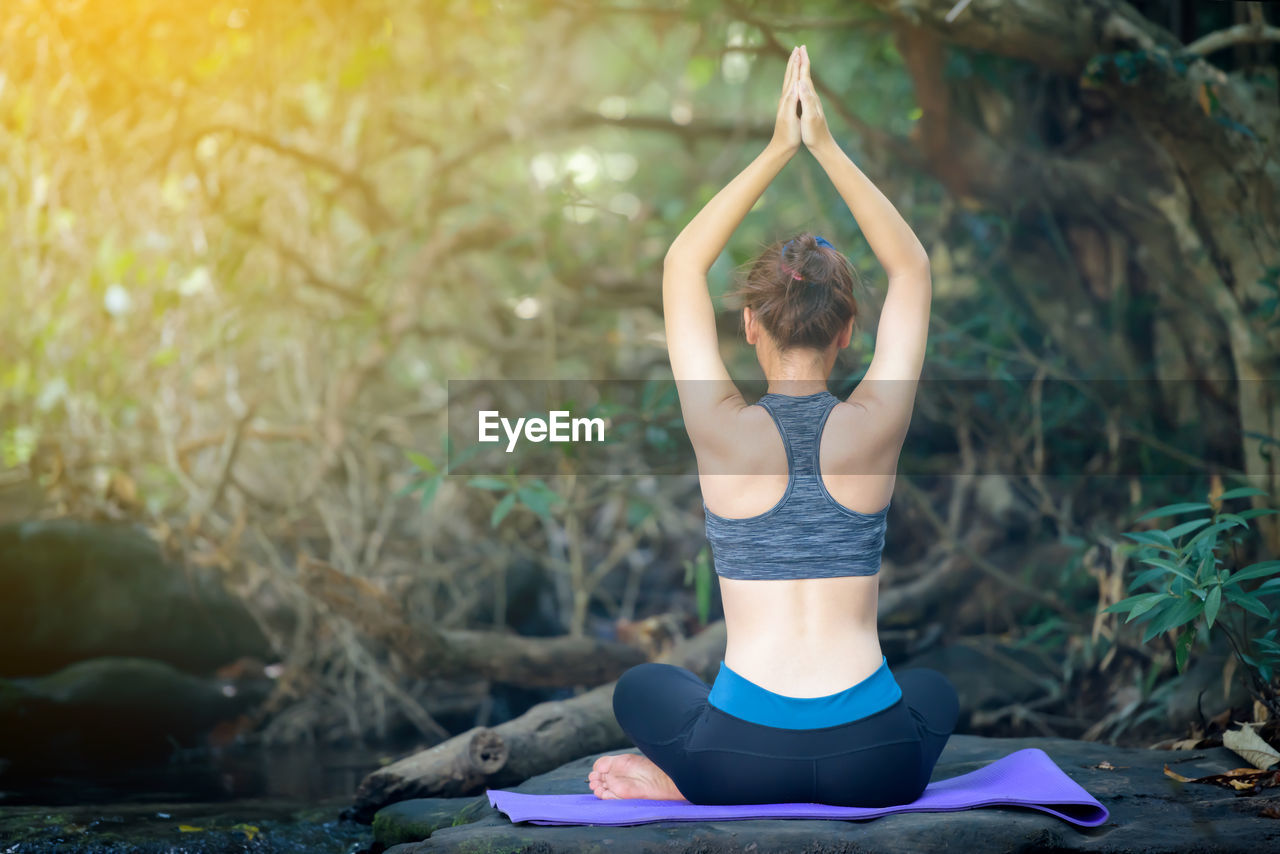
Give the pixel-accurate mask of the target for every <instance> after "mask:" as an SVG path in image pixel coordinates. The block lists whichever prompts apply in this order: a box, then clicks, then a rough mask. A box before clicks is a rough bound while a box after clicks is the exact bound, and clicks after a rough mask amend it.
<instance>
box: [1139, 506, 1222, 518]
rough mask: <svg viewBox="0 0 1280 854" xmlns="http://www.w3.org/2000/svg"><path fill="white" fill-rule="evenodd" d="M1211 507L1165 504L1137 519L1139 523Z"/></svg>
mask: <svg viewBox="0 0 1280 854" xmlns="http://www.w3.org/2000/svg"><path fill="white" fill-rule="evenodd" d="M1212 509H1213V507H1212V506H1210V505H1208V504H1205V503H1203V502H1194V503H1185V504H1166V505H1165V506H1164V507H1157V508H1156V509H1155V510H1152V511H1151V512H1150V513H1144V514H1143V515H1141V516H1139V517H1138V518H1137V521H1139V522H1141V521H1143V520H1144V519H1159V518H1160V517H1162V516H1177V515H1178V514H1179V513H1193V512H1195V511H1197V510H1212Z"/></svg>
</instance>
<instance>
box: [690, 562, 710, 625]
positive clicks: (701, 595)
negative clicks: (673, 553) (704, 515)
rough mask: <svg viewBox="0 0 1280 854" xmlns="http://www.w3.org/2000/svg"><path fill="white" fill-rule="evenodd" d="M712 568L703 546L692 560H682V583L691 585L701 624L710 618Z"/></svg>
mask: <svg viewBox="0 0 1280 854" xmlns="http://www.w3.org/2000/svg"><path fill="white" fill-rule="evenodd" d="M713 575H714V573H713V570H712V569H711V556H710V554H709V553H708V552H707V547H706V546H703V547H702V548H701V549H700V550H699V551H698V554H697V556H695V557H694V559H693V560H686V561H685V562H684V583H685V586H686V587H687V586H688V585H690V584H692V585H693V595H694V599H695V600H696V602H697V606H698V622H699V623H701V624H702V625H704V626H705V625H706V624H707V620H708V619H710V618H711V587H712V585H711V581H712V578H713Z"/></svg>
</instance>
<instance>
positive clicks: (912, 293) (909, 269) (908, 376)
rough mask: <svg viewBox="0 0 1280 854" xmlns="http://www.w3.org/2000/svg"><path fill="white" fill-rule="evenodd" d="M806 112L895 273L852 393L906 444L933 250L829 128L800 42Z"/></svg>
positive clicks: (875, 246) (814, 145)
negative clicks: (868, 359)
mask: <svg viewBox="0 0 1280 854" xmlns="http://www.w3.org/2000/svg"><path fill="white" fill-rule="evenodd" d="M800 104H801V108H802V111H803V114H802V116H801V119H800V127H801V133H802V135H803V139H804V143H805V145H806V146H807V147H808V149H809V151H810V152H812V154H813V156H814V158H815V159H816V160H817V161H818V163H819V164H821V166H822V168H823V170H824V171H825V172H826V173H827V176H828V177H829V178H830V179H831V182H832V183H833V184H834V185H835V188H836V190H837V191H838V192H839V193H840V197H841V198H843V199H844V202H845V204H846V205H848V206H849V211H850V213H852V214H853V218H854V219H855V220H857V222H858V227H859V228H861V229H862V233H863V235H865V236H866V239H867V243H868V244H870V246H871V251H872V252H874V253H875V256H876V259H877V260H878V261H879V262H880V264H881V266H883V267H884V269H885V272H886V273H888V276H889V287H888V290H887V292H886V293H885V298H884V307H883V308H882V309H881V312H880V323H879V326H878V327H877V329H876V341H875V352H874V354H873V355H872V358H871V365H870V367H868V369H867V373H866V376H865V377H864V378H863V381H862V382H861V383H860V384H859V385H858V387H857V388H856V389H854V391H853V394H852V395H850V400H851V401H854V402H859V403H863V404H864V405H866V406H868V407H869V408H876V409H878V410H880V411H881V412H882V413H883V415H884V418H882V419H878V421H879V422H880V423H881V424H882V425H883V433H884V437H885V439H886V440H892V439H893V438H894V436H895V435H896V438H897V442H898V444H899V445H900V444H901V439H902V437H903V436H905V434H906V429H907V424H908V422H909V421H910V419H911V408H912V404H913V402H914V400H915V389H916V383H917V382H918V381H919V379H920V371H921V368H922V367H923V365H924V352H925V342H926V340H927V338H928V333H929V305H930V302H931V300H932V294H933V286H932V280H931V276H930V272H929V256H928V254H927V253H926V252H925V249H924V246H923V245H922V244H921V243H920V239H919V238H917V237H916V235H915V232H913V231H912V230H911V226H909V225H907V223H906V220H904V219H903V218H902V216H901V214H899V213H898V211H897V209H896V208H895V207H894V206H893V204H892V203H891V202H890V201H889V200H888V199H887V198H885V195H884V194H883V193H881V192H880V190H879V189H878V188H877V187H876V186H875V184H873V183H871V180H870V179H869V178H867V176H866V175H864V174H863V173H862V170H861V169H859V168H858V167H857V166H856V165H854V163H853V161H852V160H850V159H849V157H848V155H846V154H845V153H844V151H842V150H841V149H840V146H839V145H838V144H837V143H836V141H835V139H834V138H833V137H832V136H831V131H830V129H829V128H828V127H827V122H826V117H825V116H824V115H823V112H822V104H821V103H820V102H819V100H818V96H817V93H816V92H815V91H814V87H813V80H812V79H811V77H810V75H809V54H808V51H807V50H806V49H805V48H804V47H803V46H802V47H801V49H800Z"/></svg>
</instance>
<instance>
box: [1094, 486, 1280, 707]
mask: <svg viewBox="0 0 1280 854" xmlns="http://www.w3.org/2000/svg"><path fill="white" fill-rule="evenodd" d="M1264 494H1266V493H1264V492H1263V491H1262V490H1259V489H1253V488H1247V487H1246V488H1241V489H1232V490H1229V491H1227V492H1224V493H1222V494H1221V495H1219V496H1217V497H1216V499H1212V498H1211V501H1212V503H1205V502H1187V503H1182V504H1170V505H1167V506H1165V507H1159V508H1157V509H1155V510H1152V511H1151V512H1149V513H1146V514H1144V515H1143V516H1141V517H1139V519H1138V521H1144V520H1147V519H1159V518H1168V517H1171V516H1184V515H1188V514H1192V513H1196V514H1201V515H1198V516H1197V517H1196V518H1194V519H1190V520H1188V521H1185V522H1181V523H1179V524H1177V525H1174V526H1173V527H1171V528H1167V529H1154V530H1145V531H1130V532H1128V533H1126V534H1125V536H1126V537H1128V538H1129V539H1131V540H1133V541H1134V542H1135V543H1137V544H1138V545H1137V547H1136V548H1135V550H1134V552H1133V557H1134V558H1135V559H1136V560H1137V562H1138V563H1139V564H1143V565H1146V566H1147V567H1148V568H1147V569H1145V570H1143V571H1141V572H1139V573H1138V574H1137V575H1136V576H1135V577H1134V578H1133V580H1132V581H1131V582H1130V583H1129V586H1128V591H1129V592H1130V593H1133V592H1134V591H1143V592H1137V593H1134V595H1132V596H1129V597H1128V598H1126V599H1122V600H1121V601H1119V602H1116V603H1115V604H1114V605H1111V606H1109V607H1107V608H1105V609H1103V612H1104V613H1127V614H1128V617H1127V618H1126V619H1125V622H1126V623H1130V622H1138V623H1146V629H1145V631H1144V632H1143V635H1142V642H1143V643H1148V642H1150V641H1151V640H1152V639H1153V638H1155V637H1157V636H1159V635H1162V634H1164V633H1165V632H1169V631H1174V630H1178V634H1177V638H1176V640H1175V641H1174V660H1175V662H1176V663H1177V667H1178V672H1179V673H1181V672H1182V671H1184V670H1185V669H1186V664H1187V658H1188V656H1189V654H1190V651H1191V647H1192V645H1193V644H1194V643H1195V641H1196V639H1197V637H1203V638H1205V639H1207V638H1208V636H1209V632H1210V631H1212V630H1213V629H1214V628H1215V627H1216V628H1217V629H1218V630H1219V631H1221V632H1222V633H1223V634H1225V635H1226V637H1227V639H1228V640H1229V641H1230V642H1231V647H1232V650H1233V651H1234V653H1235V655H1236V657H1237V658H1238V659H1239V660H1240V663H1241V664H1242V665H1244V668H1243V670H1244V672H1246V673H1247V674H1249V681H1250V690H1251V692H1252V693H1253V694H1254V696H1255V697H1257V698H1258V699H1259V700H1260V701H1262V702H1263V703H1265V704H1266V705H1267V706H1268V707H1270V708H1271V709H1272V710H1273V711H1280V702H1278V701H1277V700H1278V695H1277V692H1276V690H1275V688H1274V687H1273V685H1272V678H1273V676H1274V675H1275V674H1276V673H1277V672H1278V671H1280V643H1278V642H1277V634H1280V625H1277V613H1276V612H1275V611H1273V610H1272V609H1271V608H1270V607H1268V606H1267V604H1266V602H1265V601H1264V600H1265V599H1266V598H1267V597H1270V596H1274V595H1276V594H1280V578H1273V577H1271V576H1276V575H1280V560H1268V561H1261V562H1258V563H1253V564H1249V565H1248V566H1239V561H1238V559H1237V557H1236V556H1237V554H1238V552H1239V550H1240V549H1239V544H1240V543H1241V542H1242V541H1243V539H1244V538H1245V536H1246V535H1248V534H1250V533H1251V528H1250V525H1249V522H1250V521H1251V520H1253V519H1255V518H1257V517H1258V516H1263V515H1267V514H1273V513H1276V512H1277V511H1276V510H1273V509H1271V508H1267V507H1257V508H1252V509H1249V510H1244V511H1242V512H1239V513H1229V512H1226V511H1225V510H1224V509H1223V505H1224V504H1225V502H1228V501H1232V500H1235V499H1241V498H1247V497H1249V496H1253V495H1264ZM1263 579H1267V580H1263ZM1258 582H1261V583H1260V584H1257V583H1258ZM1253 584H1257V586H1256V587H1254V588H1253V589H1248V587H1249V586H1250V585H1253ZM1250 614H1252V615H1256V616H1257V617H1261V618H1262V619H1263V620H1264V621H1265V622H1264V624H1263V625H1262V627H1261V629H1257V628H1255V629H1254V630H1253V631H1252V632H1250V631H1249V627H1248V619H1249V615H1250ZM1202 628H1203V635H1201V629H1202Z"/></svg>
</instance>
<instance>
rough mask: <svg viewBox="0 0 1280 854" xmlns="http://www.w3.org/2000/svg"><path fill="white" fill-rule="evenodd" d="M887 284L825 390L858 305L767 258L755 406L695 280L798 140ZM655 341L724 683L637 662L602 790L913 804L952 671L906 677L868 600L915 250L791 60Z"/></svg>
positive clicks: (683, 251)
mask: <svg viewBox="0 0 1280 854" xmlns="http://www.w3.org/2000/svg"><path fill="white" fill-rule="evenodd" d="M802 142H803V143H804V145H805V146H806V147H807V148H808V149H809V151H810V152H811V153H812V154H813V155H814V157H816V158H817V160H818V162H819V163H820V164H822V167H823V169H824V170H825V171H826V173H827V175H828V176H830V178H831V180H832V181H833V182H834V184H835V186H836V188H837V190H838V191H839V193H840V195H841V196H842V197H843V199H844V200H845V202H846V204H848V206H849V209H850V211H852V213H853V216H854V218H855V219H856V220H857V222H858V225H859V226H860V227H861V228H862V232H863V234H865V235H866V238H867V241H868V243H869V244H870V245H871V248H872V250H873V251H874V252H875V255H876V258H877V259H878V260H879V261H880V263H881V264H882V265H883V266H884V268H885V270H886V271H887V273H888V276H889V285H888V291H887V294H886V296H885V301H884V308H883V311H882V313H881V316H880V323H879V329H878V332H877V336H876V346H875V354H874V356H873V358H872V360H871V365H870V367H869V368H868V370H867V373H866V376H865V378H864V379H863V380H862V382H861V383H860V384H859V385H858V387H857V388H856V389H855V390H854V391H853V393H852V394H851V395H850V396H849V399H848V400H846V401H843V402H841V401H840V400H839V399H837V398H836V397H835V396H834V395H832V394H831V393H830V392H828V391H827V390H826V379H827V376H828V375H829V374H830V372H831V368H832V366H833V365H834V363H835V358H836V353H837V351H838V350H839V349H841V348H843V347H846V346H848V344H849V339H850V336H851V335H852V332H853V324H854V321H855V319H856V314H857V306H856V303H855V301H854V298H853V294H852V285H853V280H854V274H853V269H852V266H851V265H850V264H849V262H848V261H847V259H845V258H844V256H843V255H841V254H840V253H839V252H837V251H836V250H835V249H834V248H833V247H832V246H831V244H830V243H828V242H827V241H826V240H824V239H822V238H820V237H817V236H815V235H811V234H801V235H799V236H797V237H795V238H793V239H791V240H789V241H786V242H785V243H782V244H780V245H779V244H775V245H773V246H771V247H769V248H768V249H767V250H765V252H764V253H763V254H762V256H761V257H760V258H759V259H758V260H757V261H756V262H755V264H754V266H753V267H752V269H751V272H750V274H749V275H748V276H747V278H746V282H745V284H744V285H743V286H742V287H741V288H740V290H739V294H740V296H741V297H742V298H743V301H744V303H745V305H744V307H743V323H744V326H745V330H746V337H747V342H748V343H749V344H752V345H753V346H755V348H756V355H757V357H758V358H759V361H760V365H761V367H762V368H763V369H764V373H765V376H766V377H767V378H768V381H769V385H768V392H767V393H766V394H765V396H764V397H763V398H761V400H760V402H759V404H757V405H751V406H748V405H747V404H746V402H745V401H744V400H743V398H742V396H741V394H739V392H738V390H737V388H736V387H735V386H734V384H733V382H732V380H731V379H730V378H729V375H728V372H727V371H726V369H725V366H724V364H723V363H722V362H721V360H720V355H719V348H718V346H717V342H716V327H715V317H714V309H713V307H712V303H711V298H710V296H709V294H708V292H707V286H706V272H707V270H708V269H709V268H710V267H711V264H712V262H713V261H715V259H716V257H717V256H718V255H719V254H720V252H721V251H722V250H723V248H724V246H725V244H726V243H727V242H728V240H729V236H730V235H731V234H732V233H733V230H734V229H735V228H736V227H737V226H738V224H739V223H740V222H741V221H742V219H743V217H744V216H745V215H746V213H747V211H748V210H750V209H751V207H752V205H754V204H755V202H756V200H757V199H758V198H759V197H760V194H761V193H762V192H763V191H764V189H765V187H766V186H768V184H769V182H770V181H771V180H772V179H773V177H774V176H775V175H777V174H778V172H779V171H780V170H781V169H782V167H783V165H785V164H786V162H787V161H788V160H789V159H790V158H791V157H792V155H793V154H795V152H796V151H798V150H799V148H800V145H801V143H802ZM662 292H663V307H664V313H665V316H666V333H667V346H668V348H669V351H670V356H671V366H672V370H673V372H674V374H675V379H676V383H677V387H678V389H679V394H680V406H681V409H682V411H683V413H684V418H685V424H686V427H687V429H688V432H689V436H690V439H691V441H692V443H693V447H694V451H695V453H696V455H697V459H698V473H699V482H700V485H701V487H702V495H703V503H704V508H705V511H706V519H707V536H708V539H709V540H710V542H711V546H712V554H713V556H714V560H715V568H716V572H717V573H718V574H719V576H720V589H721V595H722V599H723V602H724V613H725V623H726V626H727V630H728V643H727V647H726V650H725V656H724V660H723V661H722V662H721V665H720V671H719V673H718V675H717V676H716V679H715V683H714V684H713V685H711V686H708V685H707V684H706V683H705V682H703V681H702V680H701V679H699V678H698V677H697V676H695V675H694V674H693V673H691V672H690V671H688V670H685V669H683V668H679V667H674V666H672V665H667V664H658V663H647V664H641V665H639V666H637V667H634V668H632V669H631V670H629V671H627V672H626V673H625V674H623V676H622V678H621V679H619V680H618V684H617V686H616V688H615V691H614V695H613V707H614V713H615V715H616V716H617V719H618V723H619V724H620V725H621V727H622V729H623V730H624V731H625V732H626V733H627V735H629V736H630V737H631V739H632V740H633V741H634V742H635V744H636V746H637V747H639V748H640V750H641V753H640V754H623V755H618V756H604V757H601V758H600V759H599V760H597V762H596V763H595V766H594V768H593V769H592V771H591V774H590V778H589V782H590V785H591V789H592V791H593V792H594V793H595V794H596V795H597V796H598V797H601V798H655V799H665V800H680V799H684V800H688V801H691V802H693V803H700V804H729V803H780V802H812V803H826V804H835V805H845V806H887V805H892V804H901V803H909V802H911V801H913V800H915V799H916V798H918V797H919V796H920V794H921V793H922V792H923V791H924V788H925V786H926V785H927V784H928V782H929V777H930V774H931V773H932V771H933V767H934V764H935V763H936V762H937V759H938V755H939V754H940V753H941V752H942V748H943V746H944V745H945V744H946V741H947V738H948V737H949V736H950V734H951V732H952V730H953V729H954V727H955V723H956V718H957V715H958V713H959V704H958V701H957V698H956V692H955V689H954V688H953V687H952V685H951V683H950V682H948V680H947V679H946V677H945V676H943V675H942V674H941V673H938V672H937V671H934V670H928V669H924V668H920V669H913V670H904V671H901V672H899V673H897V674H896V675H895V674H894V673H893V672H891V671H890V669H889V666H888V661H887V660H886V659H885V657H884V655H883V653H882V652H881V650H880V642H879V639H878V637H877V635H876V604H877V596H878V590H879V586H878V585H879V580H878V577H877V575H876V573H877V572H878V570H879V567H880V551H881V549H882V548H883V545H884V529H885V515H886V513H887V511H888V504H889V500H890V498H891V496H892V494H893V486H894V472H895V469H896V467H897V460H898V453H899V451H900V449H901V447H902V442H903V439H904V438H905V435H906V431H907V425H908V422H909V421H910V418H911V409H912V405H913V401H914V397H915V387H916V383H917V382H918V380H919V376H920V369H921V364H922V362H923V360H924V352H925V338H926V334H927V330H928V325H929V302H930V292H931V284H930V273H929V260H928V257H927V255H926V254H925V250H924V248H923V246H922V245H921V244H920V241H919V240H918V239H917V238H916V236H915V234H914V233H912V231H911V229H910V227H908V225H907V224H906V222H904V221H903V219H902V217H901V216H899V214H898V212H897V211H896V210H895V209H894V207H893V205H892V204H890V203H889V201H888V199H886V198H885V197H884V196H883V195H882V194H881V193H880V191H879V190H877V189H876V188H875V186H873V185H872V183H871V182H870V181H869V180H868V179H867V178H866V176H865V175H863V174H862V172H861V171H860V170H859V169H858V168H857V167H856V166H855V165H854V164H853V163H852V162H851V161H850V160H849V158H848V157H847V156H845V154H844V153H843V152H842V151H841V150H840V148H839V146H838V145H837V144H836V142H835V140H834V139H833V138H832V136H831V132H830V130H829V129H828V128H827V124H826V119H825V118H824V116H823V112H822V106H821V104H820V103H819V102H818V97H817V94H816V93H815V92H814V90H813V83H812V80H811V78H810V74H809V56H808V52H807V51H806V50H805V48H804V46H803V45H802V46H800V47H799V48H797V49H796V50H794V51H792V54H791V58H790V60H789V61H788V63H787V71H786V77H785V82H784V84H783V94H782V98H781V100H780V101H779V104H778V114H777V119H776V125H775V130H774V134H773V138H772V140H771V141H770V142H769V144H768V146H766V148H765V150H764V152H763V153H762V154H761V155H760V156H759V157H757V158H756V159H755V161H754V162H752V163H751V165H750V166H748V167H747V168H746V169H745V170H744V171H743V172H742V173H741V174H740V175H738V176H737V177H736V178H735V179H734V180H733V181H732V182H731V183H730V184H729V185H728V186H727V187H725V188H724V189H723V190H721V191H720V192H719V194H717V195H716V197H715V198H713V199H712V200H711V201H710V202H708V203H707V205H706V207H705V208H703V209H702V211H701V212H700V213H699V214H698V215H697V216H696V217H694V219H693V220H692V221H691V222H690V223H689V225H688V226H687V227H686V228H685V229H684V231H683V232H682V233H681V234H680V236H679V237H678V238H677V239H676V240H675V242H674V243H673V244H672V245H671V249H670V251H668V252H667V256H666V260H665V265H664V269H663V285H662Z"/></svg>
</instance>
